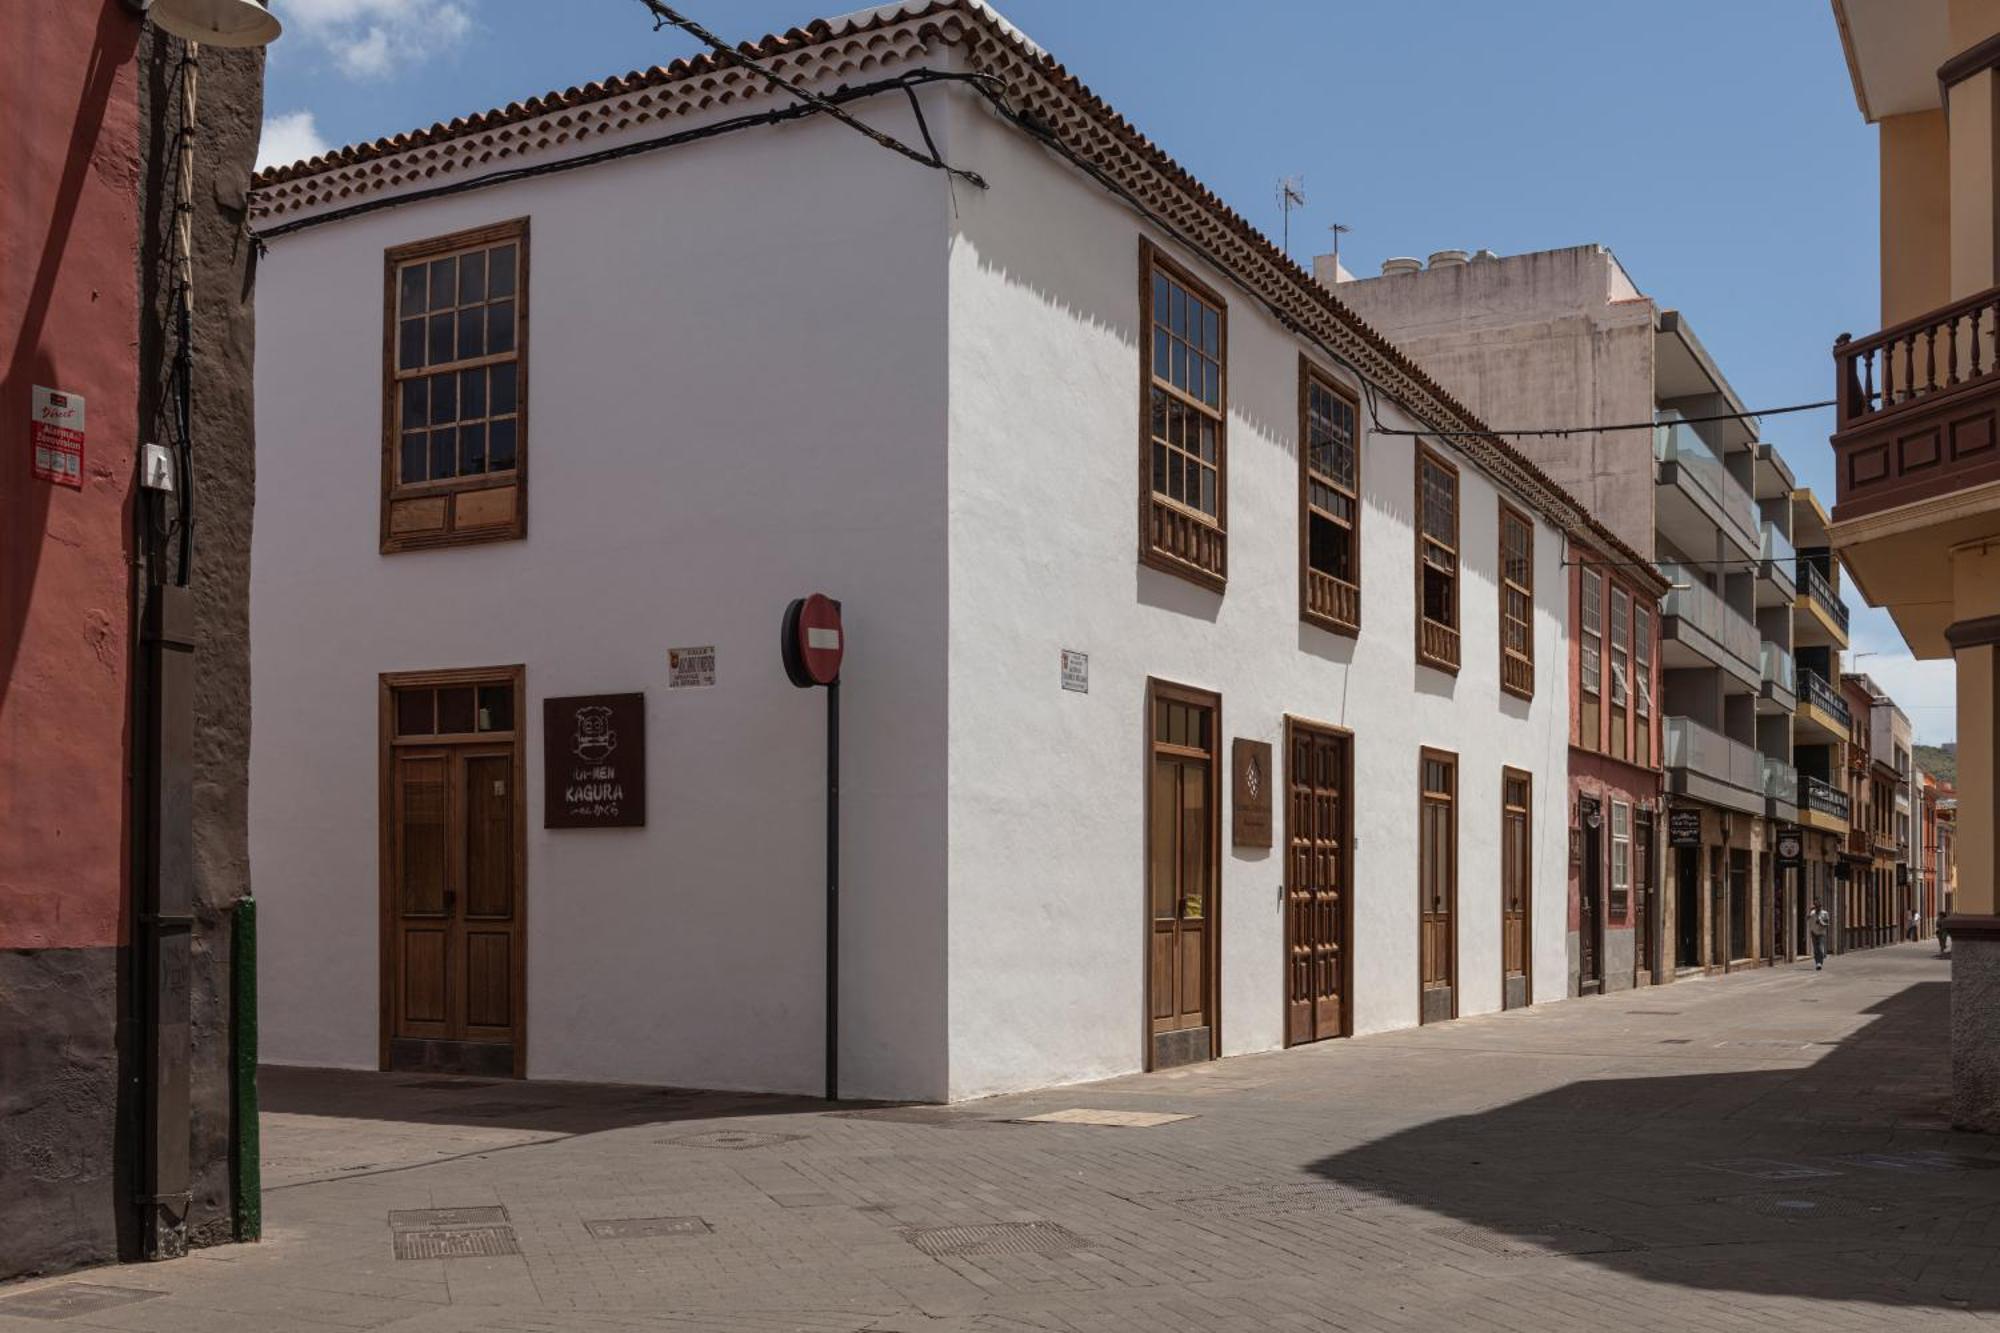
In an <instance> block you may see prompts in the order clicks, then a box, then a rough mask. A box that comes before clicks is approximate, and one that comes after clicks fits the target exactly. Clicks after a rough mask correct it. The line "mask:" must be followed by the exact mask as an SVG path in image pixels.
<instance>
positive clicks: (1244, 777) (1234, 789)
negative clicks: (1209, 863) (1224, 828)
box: [1229, 736, 1274, 847]
mask: <svg viewBox="0 0 2000 1333" xmlns="http://www.w3.org/2000/svg"><path fill="white" fill-rule="evenodd" d="M1229 771H1230V778H1229V784H1230V802H1229V809H1230V813H1229V835H1230V838H1229V840H1230V843H1231V845H1233V846H1236V847H1269V846H1270V845H1271V784H1272V781H1273V780H1274V779H1273V774H1272V772H1271V745H1270V742H1268V741H1246V740H1244V739H1243V738H1242V737H1240V736H1239V737H1237V738H1236V740H1235V741H1233V742H1232V743H1231V744H1230V747H1229Z"/></svg>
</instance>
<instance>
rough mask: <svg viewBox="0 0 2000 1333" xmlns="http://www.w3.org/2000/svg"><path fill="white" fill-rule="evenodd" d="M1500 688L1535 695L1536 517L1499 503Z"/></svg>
mask: <svg viewBox="0 0 2000 1333" xmlns="http://www.w3.org/2000/svg"><path fill="white" fill-rule="evenodd" d="M1500 688H1501V689H1503V690H1505V691H1507V693H1509V694H1514V695H1519V696H1520V697H1521V698H1523V699H1532V698H1534V697H1535V521H1534V520H1533V519H1531V518H1529V517H1528V516H1527V515H1526V514H1524V513H1522V512H1521V511H1520V510H1518V509H1516V508H1514V506H1512V505H1510V504H1508V503H1506V502H1505V501H1502V502H1501V505H1500Z"/></svg>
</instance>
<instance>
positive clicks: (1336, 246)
mask: <svg viewBox="0 0 2000 1333" xmlns="http://www.w3.org/2000/svg"><path fill="white" fill-rule="evenodd" d="M1327 230H1328V231H1330V232H1332V233H1333V271H1334V272H1336V273H1338V272H1340V238H1341V237H1343V236H1345V235H1347V233H1348V232H1350V231H1353V230H1354V228H1352V227H1350V226H1348V225H1347V224H1346V223H1345V222H1336V223H1334V224H1333V225H1332V226H1330V227H1328V228H1327Z"/></svg>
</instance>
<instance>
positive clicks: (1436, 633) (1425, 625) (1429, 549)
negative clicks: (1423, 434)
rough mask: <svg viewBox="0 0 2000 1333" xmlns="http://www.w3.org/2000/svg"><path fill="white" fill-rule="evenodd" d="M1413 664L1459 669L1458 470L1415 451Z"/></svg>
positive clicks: (1430, 455)
mask: <svg viewBox="0 0 2000 1333" xmlns="http://www.w3.org/2000/svg"><path fill="white" fill-rule="evenodd" d="M1417 512H1418V524H1417V590H1418V596H1419V603H1420V611H1421V614H1420V615H1419V616H1418V617H1417V660H1418V661H1419V662H1423V663H1425V664H1427V665H1429V666H1435V667H1440V668H1442V669H1444V670H1447V671H1456V670H1458V469H1457V468H1455V467H1453V466H1452V465H1451V464H1449V463H1447V462H1445V461H1444V460H1443V459H1442V458H1439V457H1438V456H1437V455H1436V454H1433V453H1432V452H1430V450H1428V449H1421V448H1420V449H1419V450H1418V451H1417Z"/></svg>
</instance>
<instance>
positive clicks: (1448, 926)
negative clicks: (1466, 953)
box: [1417, 749, 1458, 1023]
mask: <svg viewBox="0 0 2000 1333" xmlns="http://www.w3.org/2000/svg"><path fill="white" fill-rule="evenodd" d="M1418 764H1419V771H1420V773H1421V789H1420V794H1419V797H1418V805H1417V815H1418V818H1417V840H1418V845H1417V971H1418V982H1417V1021H1418V1022H1419V1023H1435V1022H1439V1021H1441V1020H1443V1019H1448V1018H1456V1017H1458V925H1457V920H1458V756H1457V755H1454V754H1448V753H1446V752H1445V751H1442V750H1431V749H1426V750H1423V751H1422V752H1421V753H1420V755H1419V760H1418Z"/></svg>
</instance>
